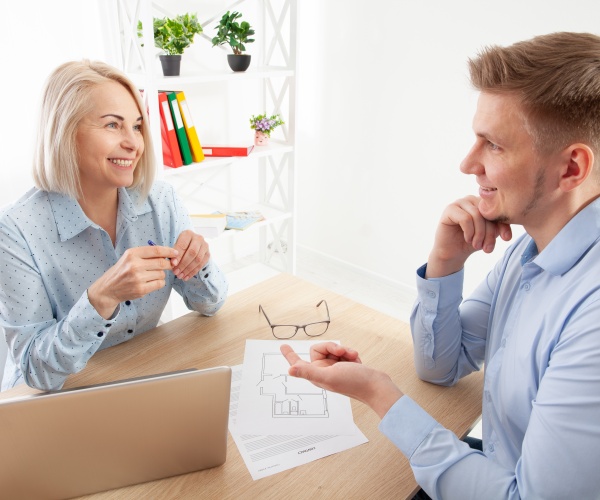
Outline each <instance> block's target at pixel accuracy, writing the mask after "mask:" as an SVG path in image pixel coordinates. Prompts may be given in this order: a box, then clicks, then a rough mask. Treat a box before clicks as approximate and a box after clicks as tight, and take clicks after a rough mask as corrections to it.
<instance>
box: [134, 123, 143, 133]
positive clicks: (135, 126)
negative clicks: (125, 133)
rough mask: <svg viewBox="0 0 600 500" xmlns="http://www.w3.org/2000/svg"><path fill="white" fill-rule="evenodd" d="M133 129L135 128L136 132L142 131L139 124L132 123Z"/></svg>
mask: <svg viewBox="0 0 600 500" xmlns="http://www.w3.org/2000/svg"><path fill="white" fill-rule="evenodd" d="M133 130H135V131H136V132H141V131H142V126H141V125H134V126H133Z"/></svg>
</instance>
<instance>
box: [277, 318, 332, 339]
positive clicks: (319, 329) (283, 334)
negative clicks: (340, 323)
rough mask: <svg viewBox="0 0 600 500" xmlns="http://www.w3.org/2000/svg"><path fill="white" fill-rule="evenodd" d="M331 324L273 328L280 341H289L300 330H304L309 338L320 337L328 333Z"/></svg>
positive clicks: (278, 326)
mask: <svg viewBox="0 0 600 500" xmlns="http://www.w3.org/2000/svg"><path fill="white" fill-rule="evenodd" d="M328 326H329V323H327V322H323V323H312V324H310V325H305V326H304V327H297V326H294V325H277V326H274V327H273V335H275V337H277V338H278V339H289V338H292V337H293V336H294V335H296V331H298V329H299V328H304V331H305V332H306V335H308V336H309V337H318V336H319V335H323V334H324V333H325V332H326V331H327V327H328Z"/></svg>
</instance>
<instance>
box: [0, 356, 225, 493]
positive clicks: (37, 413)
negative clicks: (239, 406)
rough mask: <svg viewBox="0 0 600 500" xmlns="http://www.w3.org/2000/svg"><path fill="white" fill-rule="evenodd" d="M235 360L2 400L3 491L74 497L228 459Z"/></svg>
mask: <svg viewBox="0 0 600 500" xmlns="http://www.w3.org/2000/svg"><path fill="white" fill-rule="evenodd" d="M230 388H231V368H229V367H217V368H210V369H206V370H188V371H183V372H176V373H166V374H160V375H155V376H150V377H142V378H139V379H132V380H123V381H119V382H113V383H109V384H102V385H97V386H91V387H82V388H78V389H73V390H66V391H59V392H49V393H41V394H36V395H33V396H29V397H26V398H21V399H15V400H7V401H2V402H0V485H1V486H0V490H1V496H2V497H3V498H40V499H41V498H70V497H74V496H81V495H85V494H89V493H95V492H98V491H104V490H109V489H113V488H120V487H122V486H127V485H130V484H136V483H142V482H146V481H151V480H155V479H160V478H164V477H169V476H174V475H178V474H185V473H187V472H192V471H197V470H201V469H206V468H209V467H215V466H217V465H221V464H223V463H224V462H225V458H226V453H227V424H228V418H229V392H230Z"/></svg>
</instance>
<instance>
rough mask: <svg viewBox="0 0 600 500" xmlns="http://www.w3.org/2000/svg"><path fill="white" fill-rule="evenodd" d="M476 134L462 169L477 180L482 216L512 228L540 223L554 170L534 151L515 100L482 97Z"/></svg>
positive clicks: (550, 159) (549, 161) (547, 158)
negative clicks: (551, 173)
mask: <svg viewBox="0 0 600 500" xmlns="http://www.w3.org/2000/svg"><path fill="white" fill-rule="evenodd" d="M473 130H474V132H475V135H476V139H475V144H474V145H473V147H472V148H471V151H469V154H468V155H467V157H466V158H465V159H464V160H463V162H462V163H461V166H460V169H461V171H462V172H463V173H466V174H473V175H475V176H476V178H477V183H478V184H479V196H480V198H481V202H480V204H479V211H480V212H481V214H482V215H483V216H484V217H485V218H486V219H488V220H493V221H501V222H506V223H509V224H521V225H523V226H527V225H528V224H533V225H537V224H539V223H542V222H543V220H544V217H547V211H546V210H547V208H548V207H547V204H548V203H549V202H550V201H551V200H550V190H551V186H549V181H548V178H549V177H550V178H551V177H552V176H551V175H550V176H548V175H547V174H549V173H550V172H551V169H552V168H553V167H555V166H556V165H554V164H553V157H552V156H542V155H541V154H540V153H538V152H536V150H535V148H534V143H533V139H532V137H531V136H530V135H529V133H528V132H527V129H526V127H525V119H524V117H523V114H522V112H521V110H520V107H519V104H518V101H517V99H516V98H515V97H513V96H507V95H497V94H490V93H486V92H482V93H481V95H480V96H479V100H478V103H477V111H476V112H475V117H474V118H473ZM554 162H555V163H556V159H554Z"/></svg>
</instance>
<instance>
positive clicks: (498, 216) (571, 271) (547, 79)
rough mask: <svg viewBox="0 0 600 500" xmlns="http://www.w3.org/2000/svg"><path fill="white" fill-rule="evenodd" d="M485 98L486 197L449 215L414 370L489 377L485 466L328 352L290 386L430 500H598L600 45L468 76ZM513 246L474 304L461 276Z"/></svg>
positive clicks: (582, 43)
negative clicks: (354, 420) (325, 405)
mask: <svg viewBox="0 0 600 500" xmlns="http://www.w3.org/2000/svg"><path fill="white" fill-rule="evenodd" d="M469 66H470V74H471V81H472V83H473V85H474V86H475V88H476V89H477V90H478V91H479V92H480V95H479V100H478V105H477V111H476V113H475V117H474V120H473V128H474V132H475V136H476V139H475V144H474V146H473V148H472V149H471V151H470V152H469V154H468V155H467V157H466V158H465V159H464V161H463V162H462V164H461V171H462V172H464V173H467V174H472V175H474V176H475V179H476V181H477V183H478V184H479V196H478V197H475V196H467V197H466V198H463V199H460V200H458V201H456V202H454V203H452V204H451V205H449V206H448V207H447V208H446V209H445V211H444V213H443V214H442V217H441V220H440V222H439V225H438V228H437V232H436V236H435V241H434V245H433V249H432V250H431V253H430V255H429V259H428V261H427V264H426V265H424V266H423V267H422V268H420V269H419V270H418V271H417V288H418V298H417V302H416V304H415V308H414V310H413V314H412V317H411V327H412V334H413V341H414V356H415V365H416V369H417V371H418V374H419V376H420V377H421V378H422V379H424V380H427V381H430V382H433V383H437V384H442V385H452V384H454V383H456V382H457V381H458V380H459V379H460V378H461V377H464V376H466V375H468V374H469V373H471V372H473V371H475V370H479V369H480V368H481V366H482V365H485V370H486V373H485V382H484V394H483V417H482V419H483V440H482V441H483V443H482V444H483V451H478V450H476V449H473V448H470V447H469V446H468V445H467V444H466V443H464V442H462V441H460V440H459V439H458V438H457V437H456V436H455V435H454V434H452V433H451V432H450V431H448V430H447V429H444V428H443V427H442V426H440V425H439V424H438V423H437V422H435V421H434V420H433V419H432V417H431V416H430V415H428V414H427V413H426V412H425V411H424V410H422V409H421V408H420V407H419V406H418V405H417V404H416V403H415V402H414V401H412V400H411V399H410V398H409V397H408V396H405V395H403V394H402V392H401V390H400V389H399V388H398V387H396V386H395V385H394V383H393V382H392V381H391V379H390V378H389V376H387V375H385V374H383V373H381V372H378V371H376V370H373V369H369V368H367V367H365V366H364V365H362V364H360V360H359V358H358V353H356V352H355V351H352V350H350V349H346V348H344V347H340V346H336V345H335V344H333V343H327V344H321V345H319V346H318V347H315V348H314V349H313V350H312V352H311V358H312V363H308V362H304V361H302V360H300V359H299V358H298V356H297V355H296V354H295V353H294V352H293V351H292V350H291V349H290V348H289V347H287V346H283V347H282V352H283V353H284V355H286V358H287V359H288V361H289V362H290V364H291V365H292V366H291V368H290V374H291V375H295V376H298V377H303V378H307V379H310V380H311V381H312V382H313V383H315V384H317V385H319V386H322V387H324V388H326V389H330V390H333V391H337V392H341V393H344V394H347V395H348V396H351V397H354V398H356V399H358V400H360V401H363V402H364V403H366V404H367V405H369V406H370V407H371V408H373V409H374V410H375V411H376V412H377V414H378V415H379V416H380V417H381V418H382V422H381V424H380V429H381V431H382V432H383V433H384V434H385V435H386V436H387V437H388V438H389V439H390V440H392V441H393V442H394V443H395V444H396V445H397V446H398V448H399V449H400V450H402V452H403V453H404V454H405V455H406V456H407V457H408V458H409V460H410V463H411V466H412V468H413V471H414V474H415V477H416V479H417V481H418V483H419V484H420V485H421V487H422V488H423V490H425V492H426V493H427V494H429V495H430V496H431V497H433V498H444V499H445V498H458V499H469V498H477V499H481V498H485V499H491V498H521V497H523V498H542V499H552V498H557V499H564V498H599V496H600V474H598V472H597V464H598V463H599V462H600V421H599V416H600V240H599V238H600V199H598V197H599V196H600V172H599V166H598V165H597V163H598V161H599V160H598V158H600V37H597V36H594V35H591V34H584V33H554V34H550V35H544V36H539V37H536V38H533V39H531V40H528V41H525V42H520V43H516V44H514V45H512V46H509V47H491V48H487V49H485V50H484V51H482V53H481V54H480V55H479V56H478V57H477V58H476V59H474V60H471V61H469ZM511 224H518V225H521V226H523V228H524V229H525V231H526V233H525V234H524V235H523V236H522V237H520V238H519V239H518V240H517V241H515V242H514V243H513V244H512V245H511V247H510V248H509V249H508V250H507V251H506V253H505V255H504V256H503V258H502V259H501V260H500V261H499V262H498V263H497V265H496V266H495V267H494V269H493V270H492V271H491V272H490V273H489V274H488V276H487V278H486V279H485V280H484V282H483V283H482V284H481V285H480V286H479V287H478V288H477V289H476V290H475V292H474V293H473V294H472V296H471V297H469V298H468V299H467V300H465V301H462V295H461V294H462V286H463V266H464V263H465V262H466V260H467V259H468V257H469V256H470V255H471V254H473V253H474V252H475V251H478V250H483V251H485V252H491V251H492V250H493V248H494V245H495V241H496V239H497V238H498V237H500V238H502V239H504V240H510V239H511V237H512V234H511V229H510V225H511Z"/></svg>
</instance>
